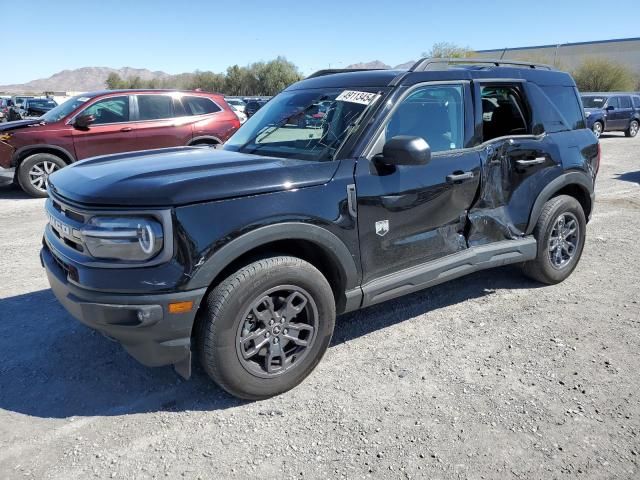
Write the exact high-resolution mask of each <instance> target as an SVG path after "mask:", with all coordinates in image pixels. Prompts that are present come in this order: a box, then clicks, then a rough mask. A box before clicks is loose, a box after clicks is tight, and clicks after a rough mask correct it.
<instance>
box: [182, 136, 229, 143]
mask: <svg viewBox="0 0 640 480" xmlns="http://www.w3.org/2000/svg"><path fill="white" fill-rule="evenodd" d="M202 140H212V141H214V142H216V143H217V144H218V145H222V144H223V143H224V142H223V141H222V140H220V139H219V138H218V137H215V136H213V135H200V136H198V137H193V138H192V139H191V140H190V141H189V144H188V146H191V145H193V144H194V143H196V142H200V141H202Z"/></svg>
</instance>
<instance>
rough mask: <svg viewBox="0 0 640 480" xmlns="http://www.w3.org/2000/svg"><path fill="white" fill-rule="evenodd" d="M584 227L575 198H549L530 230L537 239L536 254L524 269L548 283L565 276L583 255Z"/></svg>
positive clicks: (528, 273)
mask: <svg viewBox="0 0 640 480" xmlns="http://www.w3.org/2000/svg"><path fill="white" fill-rule="evenodd" d="M586 227H587V222H586V219H585V215H584V211H583V210H582V206H581V205H580V203H579V202H578V201H577V200H576V199H575V198H573V197H570V196H568V195H560V196H558V197H555V198H552V199H551V200H549V201H548V202H547V203H546V204H545V205H544V208H543V209H542V213H541V214H540V218H539V219H538V222H537V224H536V227H535V229H534V231H533V235H534V236H535V238H536V240H537V242H538V252H537V256H536V258H535V259H534V260H531V261H529V262H526V263H524V264H523V266H522V268H523V271H524V273H525V274H526V275H527V276H529V277H531V278H533V279H534V280H538V281H539V282H542V283H547V284H555V283H560V282H562V281H563V280H565V279H566V278H567V277H568V276H569V275H571V273H572V272H573V270H574V269H575V268H576V265H578V261H579V260H580V256H581V255H582V249H583V248H584V242H585V238H586Z"/></svg>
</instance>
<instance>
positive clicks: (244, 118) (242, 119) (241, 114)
mask: <svg viewBox="0 0 640 480" xmlns="http://www.w3.org/2000/svg"><path fill="white" fill-rule="evenodd" d="M229 106H230V107H231V110H233V113H235V114H236V116H237V117H238V120H240V125H242V124H243V123H244V122H246V121H247V115H246V114H245V113H244V112H243V111H242V110H238V107H236V106H235V105H232V104H231V103H229Z"/></svg>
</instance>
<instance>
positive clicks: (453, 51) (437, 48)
mask: <svg viewBox="0 0 640 480" xmlns="http://www.w3.org/2000/svg"><path fill="white" fill-rule="evenodd" d="M422 56H424V57H429V58H468V57H472V56H473V50H471V49H470V48H469V47H461V46H460V45H456V44H455V43H450V42H437V43H434V44H433V46H432V47H431V50H429V51H428V52H426V53H423V54H422Z"/></svg>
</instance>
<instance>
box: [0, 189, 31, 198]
mask: <svg viewBox="0 0 640 480" xmlns="http://www.w3.org/2000/svg"><path fill="white" fill-rule="evenodd" d="M27 199H31V200H32V199H33V197H30V196H29V195H27V194H26V193H24V191H23V190H22V189H21V188H20V187H18V186H17V185H2V186H0V200H27Z"/></svg>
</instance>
